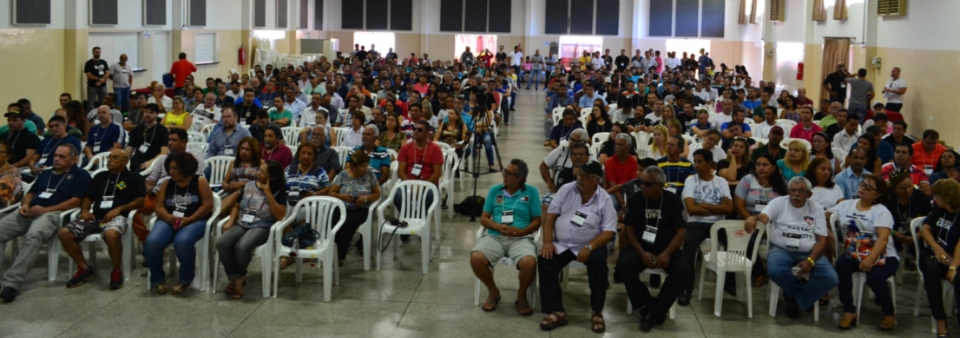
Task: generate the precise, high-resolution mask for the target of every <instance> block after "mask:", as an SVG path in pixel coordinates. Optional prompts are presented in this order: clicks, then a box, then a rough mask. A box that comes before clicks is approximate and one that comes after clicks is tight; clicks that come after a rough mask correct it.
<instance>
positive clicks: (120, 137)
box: [83, 106, 127, 167]
mask: <svg viewBox="0 0 960 338" xmlns="http://www.w3.org/2000/svg"><path fill="white" fill-rule="evenodd" d="M97 120H98V121H99V122H100V125H98V126H93V127H90V132H89V133H88V135H87V146H86V147H84V148H83V153H84V154H85V155H87V158H89V159H93V156H94V155H96V154H99V153H103V152H108V151H112V150H115V149H117V150H119V149H123V144H124V143H126V142H127V131H126V130H123V127H121V126H120V124H119V123H116V122H113V117H112V116H111V115H110V108H107V106H100V107H99V108H97ZM104 164H105V163H100V167H104Z"/></svg>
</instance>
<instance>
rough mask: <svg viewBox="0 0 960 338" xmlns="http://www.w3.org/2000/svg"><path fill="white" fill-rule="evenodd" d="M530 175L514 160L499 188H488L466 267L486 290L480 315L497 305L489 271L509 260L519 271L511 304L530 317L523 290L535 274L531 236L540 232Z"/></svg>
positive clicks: (524, 165)
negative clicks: (480, 233) (481, 229)
mask: <svg viewBox="0 0 960 338" xmlns="http://www.w3.org/2000/svg"><path fill="white" fill-rule="evenodd" d="M529 173H530V169H529V167H527V163H526V162H524V161H523V160H519V159H514V160H511V161H510V164H509V165H507V166H506V167H505V168H503V184H498V185H495V186H493V187H491V188H490V191H489V192H488V193H487V199H486V201H485V202H484V204H483V214H481V215H480V225H482V226H483V227H484V228H486V230H485V231H484V232H483V236H482V237H480V239H478V240H477V245H476V246H474V247H473V252H471V253H470V267H472V268H473V273H474V274H475V275H477V278H478V279H480V282H482V283H483V284H484V285H486V286H487V290H488V294H487V301H486V302H485V303H483V311H487V312H490V311H494V310H496V309H497V304H498V303H500V289H498V288H497V285H496V284H495V283H494V281H493V269H492V267H493V266H494V265H496V264H497V262H499V261H500V259H501V258H503V257H505V256H506V257H510V259H512V260H513V262H514V263H515V264H516V265H517V269H518V270H520V291H519V292H517V301H516V302H515V303H514V304H515V305H516V308H517V312H519V313H520V314H521V315H523V316H530V315H533V309H532V308H531V305H532V304H529V302H528V301H527V288H529V287H530V285H531V284H532V283H533V277H535V276H536V274H537V258H536V254H537V244H536V243H535V240H534V236H533V234H534V233H536V232H537V230H539V229H540V206H538V205H537V201H538V200H539V198H540V193H539V192H537V188H536V187H534V186H532V185H529V184H527V183H526V182H527V174H529Z"/></svg>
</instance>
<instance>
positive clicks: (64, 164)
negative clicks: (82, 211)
mask: <svg viewBox="0 0 960 338" xmlns="http://www.w3.org/2000/svg"><path fill="white" fill-rule="evenodd" d="M61 128H62V127H61ZM79 155H80V149H77V147H75V146H74V145H73V144H64V145H61V146H58V147H57V150H56V151H54V152H53V158H52V159H53V168H52V169H51V170H44V171H41V172H40V174H39V176H37V179H36V180H35V181H33V186H32V187H31V188H30V192H28V193H27V195H26V196H23V200H22V201H21V202H20V210H18V211H17V212H12V213H10V214H8V215H7V216H5V217H3V218H2V219H0V252H3V251H4V250H3V249H5V248H6V245H7V242H9V241H11V240H16V238H17V237H20V236H23V237H24V238H25V239H26V240H25V241H24V243H23V247H21V248H20V254H18V255H17V258H16V259H14V261H13V265H11V266H10V269H8V270H7V272H5V273H4V274H3V277H2V279H0V285H2V291H0V299H3V301H4V302H5V303H10V302H12V301H14V300H15V299H17V295H18V293H19V292H18V291H17V289H19V288H20V286H21V284H22V283H23V278H24V277H26V275H27V272H28V271H30V266H32V265H33V263H34V262H35V261H36V260H37V254H38V253H40V246H42V245H43V243H45V242H47V241H48V240H50V238H51V237H53V234H54V233H55V232H56V231H57V229H59V228H60V213H61V212H64V211H67V210H70V209H73V208H76V207H78V206H79V205H80V199H81V198H83V196H84V194H86V191H87V187H88V186H89V185H90V174H88V173H87V171H86V170H83V169H80V168H79V167H77V165H76V164H77V157H78V156H79Z"/></svg>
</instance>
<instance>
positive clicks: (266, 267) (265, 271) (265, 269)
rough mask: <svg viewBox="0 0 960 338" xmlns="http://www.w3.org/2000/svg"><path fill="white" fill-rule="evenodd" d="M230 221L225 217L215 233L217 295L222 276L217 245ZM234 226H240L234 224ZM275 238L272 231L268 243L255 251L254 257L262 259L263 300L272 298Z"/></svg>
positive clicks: (214, 262) (218, 224) (214, 263)
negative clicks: (218, 282)
mask: <svg viewBox="0 0 960 338" xmlns="http://www.w3.org/2000/svg"><path fill="white" fill-rule="evenodd" d="M228 220H230V216H227V217H224V218H223V219H222V220H220V222H217V228H216V230H214V232H213V243H214V250H213V293H217V288H218V286H217V279H218V277H219V276H220V252H219V251H217V250H216V243H217V240H218V239H220V236H221V235H223V226H224V225H225V224H227V221H228ZM234 226H240V225H238V224H234ZM273 236H274V234H273V231H270V234H269V235H268V237H267V242H266V243H264V244H263V245H261V246H258V247H257V248H256V249H254V250H253V255H254V256H255V257H260V271H261V276H260V279H261V283H262V284H263V285H262V287H261V289H262V291H263V298H267V297H270V285H271V283H273V279H271V277H272V276H273V274H272V273H271V272H273V265H272V264H273V261H272V260H271V259H270V252H271V250H273Z"/></svg>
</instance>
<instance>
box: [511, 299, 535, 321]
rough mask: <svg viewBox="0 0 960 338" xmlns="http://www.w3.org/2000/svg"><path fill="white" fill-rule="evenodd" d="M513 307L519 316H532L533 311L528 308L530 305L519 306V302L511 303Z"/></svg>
mask: <svg viewBox="0 0 960 338" xmlns="http://www.w3.org/2000/svg"><path fill="white" fill-rule="evenodd" d="M513 305H514V306H515V307H516V308H517V313H519V314H520V315H521V316H524V317H529V316H532V315H533V309H532V308H530V304H524V305H520V301H519V300H518V301H515V302H513Z"/></svg>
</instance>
